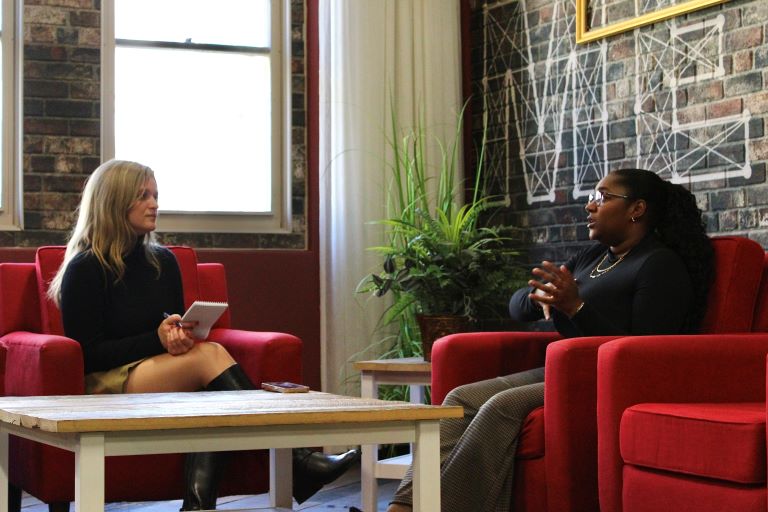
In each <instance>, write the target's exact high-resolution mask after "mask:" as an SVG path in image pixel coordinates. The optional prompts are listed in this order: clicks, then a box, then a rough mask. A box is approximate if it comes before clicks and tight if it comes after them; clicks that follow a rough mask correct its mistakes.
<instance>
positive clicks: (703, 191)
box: [470, 0, 768, 262]
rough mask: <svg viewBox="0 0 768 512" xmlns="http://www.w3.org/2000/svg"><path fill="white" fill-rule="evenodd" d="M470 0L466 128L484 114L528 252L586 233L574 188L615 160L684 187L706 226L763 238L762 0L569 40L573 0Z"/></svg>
mask: <svg viewBox="0 0 768 512" xmlns="http://www.w3.org/2000/svg"><path fill="white" fill-rule="evenodd" d="M590 2H591V5H592V6H593V12H596V13H597V12H598V11H599V9H598V6H599V5H600V4H599V3H598V2H597V0H590ZM471 6H472V7H471V12H472V14H471V21H470V32H471V37H470V40H471V61H472V71H471V73H472V81H473V86H472V87H473V103H472V112H473V113H474V116H475V119H474V131H475V139H476V140H477V139H478V137H477V134H478V133H479V132H480V129H481V127H482V117H481V116H482V114H483V113H486V114H488V120H489V121H488V138H489V143H488V147H487V156H486V158H487V162H488V166H487V169H488V171H489V172H490V174H491V175H492V179H491V183H492V185H491V186H492V190H493V192H494V193H499V194H502V195H504V196H505V197H506V199H507V201H508V204H509V207H508V208H506V209H505V210H504V212H503V214H504V215H503V216H504V220H505V222H506V223H508V224H511V225H514V226H519V227H520V228H522V230H523V232H524V238H525V239H526V240H527V241H528V242H530V250H529V252H528V255H529V256H528V257H529V259H530V261H531V262H538V261H540V260H541V259H543V258H548V259H554V260H557V261H562V260H563V259H565V258H566V257H567V256H568V255H569V254H571V253H573V252H574V251H575V250H577V249H578V248H579V247H581V246H582V245H583V244H584V243H585V241H586V240H587V229H586V226H585V222H584V217H585V212H584V204H585V200H586V199H585V195H586V194H587V193H588V192H589V190H590V189H591V188H593V187H594V185H595V183H596V182H597V180H599V179H600V177H602V176H603V175H604V174H605V173H606V172H608V171H610V170H613V169H617V168H621V167H643V168H648V169H651V170H654V171H656V172H658V173H659V174H660V175H661V176H663V177H664V178H665V179H670V180H674V181H676V182H679V183H682V184H683V185H684V186H686V187H688V188H689V189H690V190H692V191H693V192H694V193H695V194H696V197H697V200H698V204H699V205H700V207H701V209H702V210H703V211H704V215H705V220H706V223H707V228H708V231H709V232H710V233H711V234H713V235H716V234H738V235H744V236H749V237H750V238H753V239H755V240H757V241H758V242H760V243H761V244H762V245H763V246H764V247H768V183H767V182H766V163H767V162H768V136H766V129H765V127H766V120H767V119H768V93H766V92H765V89H766V88H768V87H767V86H768V2H765V1H764V0H731V1H730V2H727V3H725V4H723V5H722V6H718V7H713V8H709V9H706V10H703V11H699V12H695V13H691V14H688V15H685V16H681V17H678V18H676V19H675V20H674V21H673V22H668V23H659V24H656V25H654V26H650V27H644V28H640V29H637V30H635V31H633V32H629V33H625V34H622V35H618V36H614V37H611V38H609V39H606V40H604V41H601V42H596V43H590V44H588V45H576V44H575V42H573V39H574V36H573V26H572V25H568V23H569V22H571V21H572V20H573V18H574V13H575V11H574V9H575V7H574V5H573V2H571V1H568V0H562V1H561V0H539V1H537V0H527V1H526V0H514V1H508V0H499V1H488V2H485V1H483V0H474V1H471ZM566 92H567V94H566ZM555 170H556V172H555Z"/></svg>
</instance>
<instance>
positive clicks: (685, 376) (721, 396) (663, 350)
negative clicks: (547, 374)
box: [597, 333, 768, 512]
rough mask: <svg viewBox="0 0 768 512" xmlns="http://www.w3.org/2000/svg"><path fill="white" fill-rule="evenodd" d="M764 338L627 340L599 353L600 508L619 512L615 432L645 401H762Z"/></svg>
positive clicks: (767, 348) (620, 465) (618, 457)
mask: <svg viewBox="0 0 768 512" xmlns="http://www.w3.org/2000/svg"><path fill="white" fill-rule="evenodd" d="M767 354H768V334H765V333H755V334H712V335H688V336H646V337H627V338H620V339H617V340H614V341H612V342H610V343H607V344H606V345H605V346H603V347H602V348H601V349H600V350H599V353H598V363H597V364H598V375H597V417H598V432H599V435H598V463H599V471H600V473H599V489H600V505H601V510H603V511H605V512H618V511H620V510H621V492H622V481H623V480H622V468H623V463H622V460H621V455H620V453H619V428H620V422H621V416H622V414H623V413H624V411H625V410H626V409H627V408H628V407H630V406H632V405H635V404H639V403H646V402H668V403H679V402H683V403H684V402H758V401H764V400H765V392H766V389H765V388H766V384H765V359H766V355H767Z"/></svg>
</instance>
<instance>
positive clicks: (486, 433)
mask: <svg viewBox="0 0 768 512" xmlns="http://www.w3.org/2000/svg"><path fill="white" fill-rule="evenodd" d="M443 404H444V405H460V406H462V407H464V417H463V418H451V419H447V420H441V421H440V478H441V480H440V483H441V487H440V488H441V493H440V495H441V502H442V506H441V509H442V512H465V511H468V510H472V511H476V512H508V511H509V510H510V506H511V505H510V498H511V495H512V482H513V470H514V464H515V452H516V451H517V440H518V437H519V435H520V430H521V429H522V426H523V422H524V421H525V418H526V417H527V416H528V414H529V413H530V412H531V411H532V410H534V409H536V408H537V407H541V406H542V405H543V404H544V368H536V369H534V370H528V371H525V372H520V373H515V374H513V375H506V376H504V377H497V378H495V379H489V380H483V381H480V382H473V383H472V384H466V385H464V386H459V387H458V388H456V389H454V390H453V391H451V392H450V393H449V394H448V396H446V397H445V400H444V401H443ZM412 469H413V468H410V469H408V472H407V473H406V475H405V478H403V481H402V482H401V483H400V487H398V489H397V491H396V492H395V495H394V497H393V499H392V502H393V503H400V504H406V505H411V504H412V503H413V485H412V483H413V482H412V479H413V472H412Z"/></svg>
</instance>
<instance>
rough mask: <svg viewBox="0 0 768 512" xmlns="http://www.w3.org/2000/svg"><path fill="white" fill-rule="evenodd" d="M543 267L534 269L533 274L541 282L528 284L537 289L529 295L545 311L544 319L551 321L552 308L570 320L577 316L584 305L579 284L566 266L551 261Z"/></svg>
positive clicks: (542, 263)
mask: <svg viewBox="0 0 768 512" xmlns="http://www.w3.org/2000/svg"><path fill="white" fill-rule="evenodd" d="M541 267H542V268H539V267H536V268H534V269H533V274H534V275H535V276H537V277H538V278H539V279H541V281H537V280H535V279H531V280H530V281H528V284H529V285H530V286H532V287H534V288H535V290H534V292H533V293H531V294H529V295H528V297H530V299H531V300H534V301H536V302H537V303H538V304H539V305H541V307H542V309H543V310H544V318H546V319H547V320H549V317H550V310H549V308H550V307H553V308H555V309H557V310H558V311H560V312H562V313H563V314H565V315H567V316H568V317H569V318H570V317H572V316H573V315H575V314H576V313H577V312H578V311H579V309H580V308H581V306H582V304H583V303H584V301H583V300H581V297H580V296H579V285H578V282H577V281H576V280H575V279H574V278H573V275H572V274H571V271H570V270H568V268H567V267H566V266H565V265H560V266H559V267H558V266H556V265H555V264H554V263H551V262H549V261H542V262H541Z"/></svg>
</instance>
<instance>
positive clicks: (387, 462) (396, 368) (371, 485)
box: [355, 357, 432, 512]
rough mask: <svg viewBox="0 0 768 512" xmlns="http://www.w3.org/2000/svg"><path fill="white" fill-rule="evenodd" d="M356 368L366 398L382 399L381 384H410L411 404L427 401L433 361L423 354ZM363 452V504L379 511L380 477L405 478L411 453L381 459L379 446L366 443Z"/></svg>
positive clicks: (369, 511)
mask: <svg viewBox="0 0 768 512" xmlns="http://www.w3.org/2000/svg"><path fill="white" fill-rule="evenodd" d="M355 369H356V370H359V371H360V395H361V396H362V397H363V398H378V396H379V385H380V384H407V385H408V386H409V387H410V395H411V403H423V402H424V386H428V385H429V384H431V382H432V363H430V362H427V361H424V359H422V358H420V357H406V358H400V359H376V360H373V361H358V362H356V363H355ZM362 451H363V454H362V461H361V478H360V479H361V485H362V496H361V499H362V506H363V510H365V512H375V511H376V510H378V509H377V506H378V505H377V503H378V485H377V482H376V479H377V478H388V479H392V480H400V479H402V478H403V477H404V476H405V471H406V470H407V469H408V466H410V465H411V454H410V453H408V454H406V455H401V456H399V457H392V458H389V459H384V460H379V459H378V452H379V445H375V444H369V445H363V447H362Z"/></svg>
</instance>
